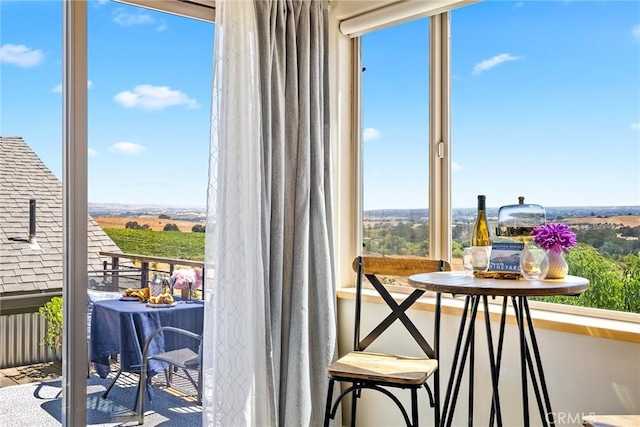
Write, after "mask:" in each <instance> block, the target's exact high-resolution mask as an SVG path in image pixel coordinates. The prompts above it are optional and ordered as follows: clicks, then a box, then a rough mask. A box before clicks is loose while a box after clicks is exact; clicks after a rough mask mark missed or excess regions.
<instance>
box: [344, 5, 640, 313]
mask: <svg viewBox="0 0 640 427" xmlns="http://www.w3.org/2000/svg"><path fill="white" fill-rule="evenodd" d="M450 29H451V12H450V11H446V12H442V13H439V14H437V15H432V16H431V17H430V22H429V32H430V38H429V55H430V61H429V67H430V76H429V115H430V116H429V143H430V150H429V180H430V181H429V186H428V187H429V224H430V226H429V227H430V229H429V234H430V237H429V239H430V249H429V256H430V257H431V258H439V259H444V260H447V261H449V262H451V257H452V245H453V244H452V241H453V240H452V207H451V199H452V181H451V37H450V36H451V32H450ZM361 37H362V36H361V35H360V36H357V37H355V38H353V45H352V48H351V49H352V60H351V62H350V66H351V73H352V76H353V77H352V78H353V80H352V81H351V82H350V83H351V84H352V86H351V96H352V99H351V102H350V107H351V113H350V124H349V126H350V129H351V135H350V140H351V141H352V142H353V147H355V150H354V151H353V152H352V153H351V154H352V155H353V156H354V158H353V164H357V165H358V167H357V168H350V169H348V170H344V169H343V168H338V174H339V176H338V179H337V182H357V185H356V186H355V188H351V189H350V190H349V191H350V192H351V191H353V192H354V194H353V197H354V198H355V200H357V203H356V204H355V206H353V205H352V207H353V208H354V210H353V211H351V212H349V213H348V215H350V216H351V218H350V219H349V220H347V221H345V218H343V217H342V216H343V215H344V214H345V210H342V211H340V213H338V214H337V215H336V218H337V222H338V223H340V224H350V226H349V227H348V228H350V229H351V232H350V235H351V238H352V239H354V240H355V241H357V242H361V241H362V208H363V205H362V198H363V191H362V189H363V187H362V161H363V159H362V139H361V135H360V134H361V123H362V103H361V92H362V87H361V83H362V82H361V79H360V73H358V70H359V69H360V68H361V62H360V53H361V49H360V46H361V41H360V39H361ZM337 59H338V61H337V62H338V63H340V61H339V59H340V58H337ZM343 163H344V162H343ZM340 187H341V188H340V189H339V191H340V190H342V189H344V186H343V185H340ZM343 230H344V229H343ZM335 241H336V246H337V247H341V245H342V242H344V239H343V238H340V237H336V240H335ZM354 246H355V249H351V250H348V251H347V252H348V253H350V255H351V256H350V257H343V258H336V262H337V264H338V268H337V271H339V272H341V275H339V276H338V286H337V287H338V288H340V287H341V284H345V286H347V287H350V286H353V275H352V274H351V271H350V270H351V268H350V267H351V261H352V260H353V257H355V256H357V255H358V254H360V251H361V248H360V244H359V243H358V245H352V248H353V247H354ZM342 247H343V246H342ZM342 253H344V252H342ZM345 263H348V264H345ZM347 275H349V276H347ZM347 277H350V278H349V279H347ZM497 303H500V302H499V301H497V300H496V301H493V302H492V304H497ZM531 306H532V308H535V309H536V310H539V311H548V312H556V313H562V314H570V315H574V316H585V317H589V318H600V319H606V320H612V321H617V322H623V323H629V324H640V314H637V313H627V312H618V311H614V310H606V309H597V308H591V307H582V306H571V305H563V304H554V303H547V302H539V301H531Z"/></svg>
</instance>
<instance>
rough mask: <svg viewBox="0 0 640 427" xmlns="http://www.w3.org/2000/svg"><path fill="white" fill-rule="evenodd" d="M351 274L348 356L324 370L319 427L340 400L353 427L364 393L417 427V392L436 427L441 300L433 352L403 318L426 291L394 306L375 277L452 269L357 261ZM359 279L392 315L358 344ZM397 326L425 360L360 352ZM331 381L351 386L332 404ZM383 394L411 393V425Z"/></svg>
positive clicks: (415, 262)
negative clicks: (346, 401)
mask: <svg viewBox="0 0 640 427" xmlns="http://www.w3.org/2000/svg"><path fill="white" fill-rule="evenodd" d="M353 269H354V270H355V271H356V272H357V280H356V297H355V321H354V345H353V351H351V352H350V353H348V354H346V355H345V356H343V357H341V358H340V359H338V360H337V361H336V362H334V363H332V364H331V365H329V366H328V367H327V375H328V377H329V388H328V392H327V402H326V410H325V415H324V425H325V426H329V422H330V420H331V419H333V418H334V417H335V414H336V411H337V409H338V404H339V403H340V401H341V400H342V398H344V397H345V396H347V395H349V394H351V396H352V403H351V426H355V423H356V406H357V400H358V398H360V397H361V392H362V390H363V389H370V390H375V391H378V392H380V393H383V394H385V395H386V396H388V397H389V398H390V399H391V400H392V401H393V402H394V403H395V404H396V405H397V406H398V408H399V409H400V412H401V413H402V416H403V418H404V420H405V423H406V424H407V426H417V425H418V396H417V391H418V390H419V389H421V388H422V387H424V388H425V389H426V390H427V393H428V395H429V402H430V405H431V407H435V414H434V418H435V420H436V422H435V425H438V424H439V407H440V406H439V377H438V373H437V372H438V371H437V369H438V360H437V352H438V347H437V342H438V339H439V336H438V334H439V322H440V310H439V307H440V295H439V294H437V295H436V304H437V307H436V319H435V332H434V342H435V343H436V346H435V350H434V349H433V348H432V347H431V346H430V345H429V344H428V343H427V341H426V340H425V338H424V337H423V336H422V334H421V332H420V331H418V329H417V328H416V326H415V325H414V324H413V323H412V322H411V320H410V319H409V318H408V317H407V316H406V314H405V311H406V310H407V309H408V308H409V307H411V305H412V304H413V303H414V302H415V301H416V300H417V299H418V298H420V297H421V296H422V294H424V292H425V291H424V290H421V289H414V290H413V292H412V293H411V294H410V295H408V296H407V297H406V298H405V299H404V301H403V302H402V303H401V304H398V303H396V301H395V300H394V298H393V297H392V296H391V295H390V294H389V291H388V290H387V288H386V287H385V286H384V285H382V283H381V281H380V279H379V278H378V277H377V275H384V276H395V277H408V276H410V275H413V274H417V273H426V272H433V271H445V270H451V266H450V265H449V263H447V262H446V261H436V260H429V259H424V258H423V259H420V258H386V257H357V258H356V259H354V261H353ZM363 275H364V276H366V277H367V279H368V280H369V282H370V283H371V285H372V286H373V288H374V289H375V290H376V291H377V292H378V294H379V295H380V296H381V297H382V298H383V299H384V301H385V302H386V303H387V305H388V306H389V307H390V308H391V309H392V313H391V314H389V315H388V316H387V317H386V318H385V319H384V320H382V322H380V323H379V324H378V325H377V326H375V327H374V328H373V329H372V330H371V332H370V333H369V334H368V335H367V336H366V337H365V338H364V339H360V325H361V316H362V276H363ZM397 320H399V321H401V322H402V324H403V325H404V326H405V328H406V329H407V330H408V331H409V332H410V333H411V336H412V337H413V338H414V339H415V340H416V342H417V343H418V344H419V346H420V347H421V349H422V351H423V352H424V353H425V355H426V357H407V356H403V355H396V354H381V353H373V352H367V351H365V350H366V349H367V347H369V346H370V345H371V344H372V343H373V342H374V341H375V340H376V339H377V338H378V337H379V336H380V335H381V334H382V333H383V332H384V331H385V330H386V329H387V328H388V327H389V326H391V325H392V324H393V323H394V322H395V321H397ZM434 374H435V375H434ZM432 375H433V376H434V384H433V385H434V393H432V392H431V389H430V388H429V386H428V385H427V380H428V379H429V378H430V377H431V376H432ZM336 381H337V382H346V383H351V385H350V386H349V387H347V388H346V389H345V390H343V391H342V392H341V393H340V394H339V396H338V397H337V398H336V400H335V401H333V388H334V383H335V382H336ZM388 388H400V389H409V390H410V391H411V419H410V418H409V415H408V413H407V410H406V409H405V408H404V407H403V405H402V403H401V402H400V400H399V399H398V398H397V397H396V396H395V395H394V394H393V393H392V392H391V391H389V390H388ZM434 394H435V396H434Z"/></svg>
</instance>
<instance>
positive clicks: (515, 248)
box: [487, 242, 524, 274]
mask: <svg viewBox="0 0 640 427" xmlns="http://www.w3.org/2000/svg"><path fill="white" fill-rule="evenodd" d="M523 249H524V243H515V242H514V243H494V244H493V245H491V256H490V258H489V269H488V270H487V271H495V272H502V273H516V274H518V273H520V255H521V254H522V250H523Z"/></svg>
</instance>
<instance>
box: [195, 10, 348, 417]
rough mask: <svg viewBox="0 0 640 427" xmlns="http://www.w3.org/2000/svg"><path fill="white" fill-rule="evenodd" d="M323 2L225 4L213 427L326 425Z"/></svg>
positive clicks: (210, 230)
mask: <svg viewBox="0 0 640 427" xmlns="http://www.w3.org/2000/svg"><path fill="white" fill-rule="evenodd" d="M326 47H327V3H325V2H322V1H309V0H304V1H278V0H256V1H253V2H252V1H238V0H222V1H218V2H217V3H216V40H215V47H214V49H215V56H214V58H215V64H214V83H213V117H212V135H211V162H210V174H209V175H210V177H209V181H210V183H209V194H208V215H207V216H208V218H207V237H206V239H207V240H206V254H205V258H206V259H205V261H206V272H207V277H206V280H207V285H206V286H205V289H206V295H205V298H206V305H205V307H206V313H205V338H204V348H205V351H204V359H203V366H204V396H203V405H204V413H205V415H204V419H203V423H204V425H208V426H210V425H220V426H240V425H255V426H280V425H282V426H303V425H312V426H316V425H321V424H322V418H323V412H324V404H325V394H326V387H327V377H326V371H325V368H326V366H327V365H328V364H329V363H330V362H331V360H332V359H333V356H334V353H335V351H336V330H335V318H336V315H335V280H334V272H333V248H332V241H331V235H332V230H331V204H330V200H331V193H330V184H331V183H330V181H329V176H330V151H329V122H328V121H329V112H328V101H329V95H328V90H329V83H328V71H327V67H328V64H327V52H326Z"/></svg>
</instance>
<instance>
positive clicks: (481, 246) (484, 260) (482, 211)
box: [471, 195, 491, 271]
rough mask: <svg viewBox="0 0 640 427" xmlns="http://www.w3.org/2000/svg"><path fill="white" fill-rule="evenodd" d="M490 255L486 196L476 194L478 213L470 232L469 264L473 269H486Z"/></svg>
mask: <svg viewBox="0 0 640 427" xmlns="http://www.w3.org/2000/svg"><path fill="white" fill-rule="evenodd" d="M490 255H491V232H490V231H489V223H488V222H487V211H486V196H483V195H479V196H478V213H477V216H476V222H475V223H474V224H473V231H472V233H471V264H472V265H473V271H486V270H487V268H488V267H489V256H490Z"/></svg>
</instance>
